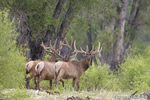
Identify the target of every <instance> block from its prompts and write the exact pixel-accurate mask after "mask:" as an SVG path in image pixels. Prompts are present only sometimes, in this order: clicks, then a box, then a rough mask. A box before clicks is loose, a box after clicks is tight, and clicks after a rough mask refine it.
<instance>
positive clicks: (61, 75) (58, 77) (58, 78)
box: [54, 69, 65, 87]
mask: <svg viewBox="0 0 150 100" xmlns="http://www.w3.org/2000/svg"><path fill="white" fill-rule="evenodd" d="M64 74H65V70H63V69H62V70H60V71H59V73H58V76H57V78H56V80H55V82H54V84H55V87H56V84H57V82H58V81H60V80H62V77H63V76H64Z"/></svg>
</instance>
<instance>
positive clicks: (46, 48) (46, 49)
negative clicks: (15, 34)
mask: <svg viewBox="0 0 150 100" xmlns="http://www.w3.org/2000/svg"><path fill="white" fill-rule="evenodd" d="M41 46H42V47H43V49H44V50H45V51H46V52H47V53H48V54H49V55H51V54H53V53H52V52H50V51H49V50H48V49H50V48H49V47H45V45H44V43H43V42H42V43H41Z"/></svg>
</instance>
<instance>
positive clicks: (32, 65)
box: [25, 39, 62, 88]
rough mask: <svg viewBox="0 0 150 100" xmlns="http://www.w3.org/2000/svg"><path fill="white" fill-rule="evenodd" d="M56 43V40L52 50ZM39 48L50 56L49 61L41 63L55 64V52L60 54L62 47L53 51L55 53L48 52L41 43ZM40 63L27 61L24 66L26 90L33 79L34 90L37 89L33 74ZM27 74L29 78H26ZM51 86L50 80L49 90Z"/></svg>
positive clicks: (34, 74)
mask: <svg viewBox="0 0 150 100" xmlns="http://www.w3.org/2000/svg"><path fill="white" fill-rule="evenodd" d="M56 43H57V39H56V40H55V42H54V45H53V46H54V48H56ZM41 46H42V47H43V48H44V50H45V51H46V52H47V53H48V54H49V55H50V56H51V58H50V60H49V61H43V62H56V61H57V57H58V55H57V54H56V52H60V50H61V48H62V47H59V48H58V49H57V50H56V49H55V51H56V52H51V51H49V50H48V49H49V48H48V47H45V46H44V44H43V43H42V44H41ZM39 62H41V61H29V62H28V63H27V64H26V65H25V69H26V74H25V79H26V88H29V81H30V80H31V79H32V78H34V84H35V88H37V85H36V84H37V83H36V77H37V76H36V72H35V66H36V65H37V64H38V63H39ZM27 74H30V77H28V78H27ZM51 84H52V81H51V80H50V88H51Z"/></svg>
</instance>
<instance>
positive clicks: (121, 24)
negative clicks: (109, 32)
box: [110, 0, 128, 70]
mask: <svg viewBox="0 0 150 100" xmlns="http://www.w3.org/2000/svg"><path fill="white" fill-rule="evenodd" d="M121 4H122V5H121V7H118V9H117V11H118V15H119V19H118V20H117V23H116V29H117V32H116V35H115V38H116V41H115V43H114V47H113V48H114V49H113V53H114V55H113V59H112V63H111V68H110V69H112V70H117V68H118V64H119V63H120V62H121V60H122V57H123V55H122V54H123V52H124V29H125V22H126V19H125V18H126V13H127V5H128V0H121Z"/></svg>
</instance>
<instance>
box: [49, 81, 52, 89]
mask: <svg viewBox="0 0 150 100" xmlns="http://www.w3.org/2000/svg"><path fill="white" fill-rule="evenodd" d="M49 88H50V89H52V80H50V81H49Z"/></svg>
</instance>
